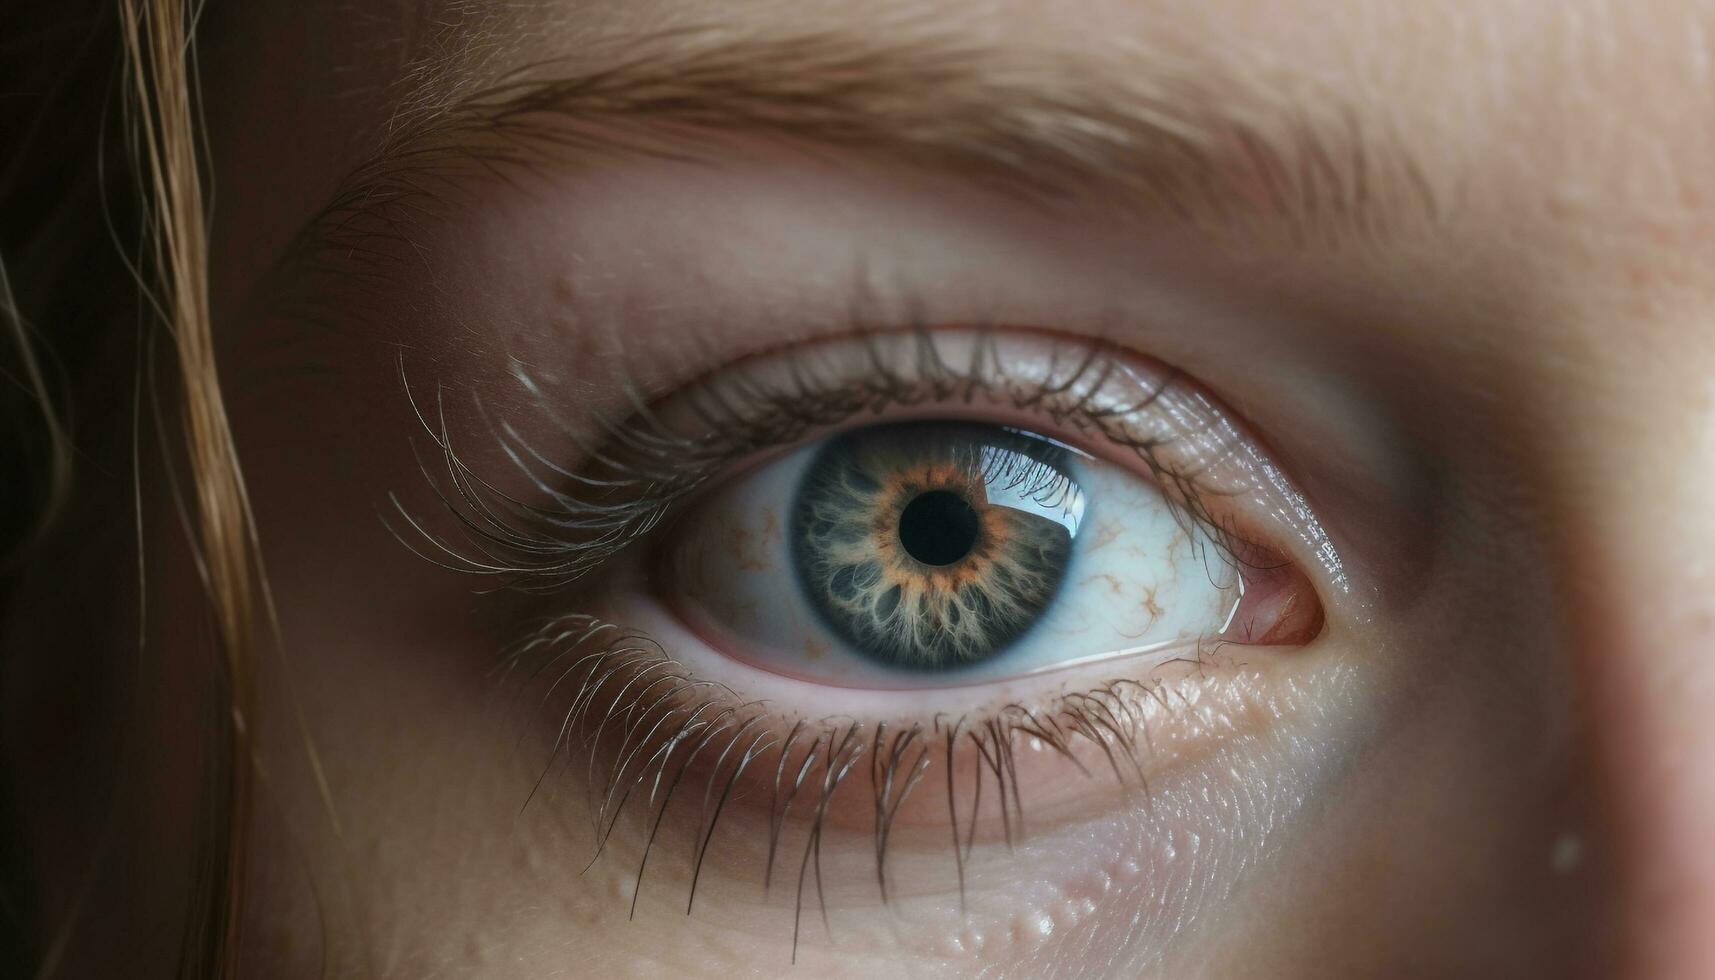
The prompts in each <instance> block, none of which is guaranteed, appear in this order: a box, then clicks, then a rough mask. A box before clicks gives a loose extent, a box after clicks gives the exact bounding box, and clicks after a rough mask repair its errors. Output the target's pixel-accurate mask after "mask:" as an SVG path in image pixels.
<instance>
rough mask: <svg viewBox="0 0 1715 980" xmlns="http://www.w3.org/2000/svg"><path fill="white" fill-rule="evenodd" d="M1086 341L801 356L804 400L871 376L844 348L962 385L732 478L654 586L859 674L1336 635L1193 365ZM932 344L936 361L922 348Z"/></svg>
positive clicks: (945, 341) (733, 651)
mask: <svg viewBox="0 0 1715 980" xmlns="http://www.w3.org/2000/svg"><path fill="white" fill-rule="evenodd" d="M1080 346H1081V345H1078V344H1074V343H1068V342H1067V341H1064V340H1059V339H1055V340H1044V339H1041V338H1036V339H1025V338H1019V337H1008V338H997V337H995V336H993V335H988V334H983V335H975V334H970V333H965V334H962V335H960V334H953V335H951V336H949V335H945V334H943V335H937V336H930V337H926V338H913V341H912V343H911V344H910V346H906V345H904V344H902V343H901V342H900V341H899V340H898V338H889V339H871V340H870V341H869V342H868V343H866V344H862V345H853V344H849V343H848V344H847V345H845V349H844V350H840V349H839V346H838V345H835V349H834V350H832V351H829V350H827V349H823V350H821V351H817V352H812V353H809V354H805V353H803V352H800V353H797V354H794V355H787V356H788V357H795V358H799V359H802V358H805V357H806V356H808V357H810V358H812V359H814V360H817V361H819V362H821V363H822V367H821V370H819V371H818V372H817V377H818V379H819V380H818V382H817V384H818V385H819V386H820V387H816V388H807V389H806V390H805V391H803V392H802V393H799V392H794V396H795V397H797V398H804V399H813V398H819V397H823V396H824V395H826V394H827V392H828V390H829V388H838V387H839V386H842V385H844V386H848V390H849V386H850V385H852V384H853V383H854V382H855V383H856V384H858V385H859V386H860V387H863V386H864V385H865V383H866V381H865V378H864V377H863V376H862V375H861V374H860V375H859V376H858V377H855V378H854V377H849V376H846V375H849V374H850V373H851V370H852V369H851V368H850V367H849V366H848V367H846V369H845V370H844V371H842V370H841V368H840V366H839V365H840V363H841V362H842V361H844V362H845V363H846V364H847V365H850V364H851V362H852V356H853V355H854V354H855V353H857V352H858V350H861V352H862V354H863V355H864V358H865V360H864V361H859V362H857V363H858V367H857V370H858V371H860V372H861V371H873V370H874V369H875V366H876V364H878V363H879V364H881V365H882V366H883V369H884V371H885V374H886V376H887V377H888V378H890V379H892V380H893V381H894V382H895V383H898V382H900V381H901V380H902V379H911V378H915V377H917V376H919V375H921V374H924V373H929V374H933V375H937V376H939V377H940V378H941V379H942V384H943V385H950V386H951V389H952V390H951V391H950V392H949V394H950V395H951V397H948V395H941V396H939V397H937V396H936V395H935V394H934V393H932V392H924V391H916V392H913V391H909V390H906V391H895V392H893V393H892V394H890V395H885V396H884V395H880V394H879V393H878V394H877V396H876V400H875V401H874V402H872V403H871V404H870V405H868V406H866V408H865V409H862V410H860V411H859V413H858V417H856V418H854V419H847V420H843V421H840V422H834V423H832V424H830V425H829V426H827V427H828V428H831V429H833V431H831V432H826V433H823V434H821V435H819V436H817V437H815V438H812V439H808V440H800V441H799V442H798V443H797V444H795V445H794V446H793V447H791V449H790V451H788V452H785V453H783V454H774V456H773V458H770V459H768V460H766V461H765V462H762V463H753V464H751V465H750V466H749V467H746V468H745V470H746V471H745V472H743V473H742V475H740V476H738V477H737V478H734V479H730V480H726V482H724V483H723V484H721V485H719V486H716V487H712V488H710V490H709V491H706V492H705V493H704V496H705V497H706V501H705V502H704V503H702V504H701V505H693V507H692V509H690V511H689V512H688V513H687V514H686V515H685V516H684V517H683V518H682V519H681V520H679V521H678V522H677V525H676V526H675V527H674V528H673V529H672V531H671V532H670V533H669V534H668V535H667V536H666V540H665V541H664V542H663V543H662V544H661V545H660V546H659V547H658V549H657V552H658V558H657V560H656V563H655V564H656V569H655V572H654V574H653V575H652V576H651V582H652V584H653V586H654V589H653V591H654V592H655V593H657V594H658V595H659V597H660V600H661V601H662V602H663V603H664V605H665V606H666V607H667V608H668V609H669V610H670V611H671V613H672V614H673V615H674V616H675V617H676V618H677V619H678V620H679V621H680V622H682V623H684V624H685V625H686V626H687V627H688V628H689V629H690V630H691V632H693V633H694V634H696V636H697V637H698V638H699V639H701V640H702V641H703V642H704V643H706V645H707V646H708V648H710V649H713V650H717V651H719V652H721V653H723V654H724V655H726V656H729V657H732V658H734V659H737V660H739V661H741V662H744V663H747V664H749V665H751V666H755V667H759V668H762V669H763V670H767V671H771V672H774V673H778V674H782V675H786V676H788V677H797V678H800V679H802V680H806V681H813V682H817V683H824V684H833V685H836V686H840V687H848V688H872V687H874V688H903V689H914V688H924V687H937V686H949V685H969V684H974V683H977V682H980V681H985V680H995V679H1000V678H1007V677H1014V676H1020V675H1028V674H1039V673H1045V672H1049V671H1053V670H1056V669H1059V668H1064V667H1070V666H1078V665H1088V664H1094V663H1098V662H1101V661H1104V660H1118V659H1122V658H1125V659H1128V661H1129V666H1130V667H1131V669H1133V670H1136V669H1139V668H1140V667H1147V666H1150V665H1152V664H1158V663H1160V662H1163V661H1166V660H1171V659H1176V658H1183V657H1186V656H1188V655H1190V656H1196V655H1198V653H1199V651H1200V649H1201V648H1202V647H1203V645H1204V644H1206V643H1209V642H1228V643H1244V644H1257V643H1266V644H1277V645H1294V644H1302V643H1304V642H1307V641H1308V640H1309V639H1311V638H1313V637H1314V635H1315V633H1316V631H1317V630H1318V629H1319V628H1320V626H1321V615H1320V604H1319V602H1318V600H1317V598H1316V596H1315V594H1314V591H1313V590H1312V589H1311V587H1310V583H1309V581H1308V579H1306V578H1305V577H1304V576H1303V575H1302V574H1301V573H1298V572H1297V571H1296V569H1295V568H1294V567H1293V566H1292V565H1291V564H1290V563H1289V562H1286V561H1283V560H1282V559H1281V558H1280V557H1279V556H1278V554H1277V553H1275V552H1273V551H1272V550H1271V549H1268V548H1266V547H1264V546H1262V545H1259V544H1256V543H1254V542H1251V541H1249V540H1247V539H1246V538H1245V537H1244V534H1245V532H1244V531H1241V530H1239V525H1237V524H1236V523H1235V522H1236V521H1238V520H1241V519H1243V516H1244V515H1242V514H1235V513H1233V512H1232V511H1233V503H1232V501H1230V500H1222V499H1221V498H1222V497H1223V494H1222V492H1221V491H1220V490H1219V489H1217V486H1216V481H1217V480H1219V479H1221V478H1222V477H1220V476H1218V475H1217V471H1218V470H1219V469H1220V468H1221V467H1222V466H1230V465H1232V463H1233V460H1232V459H1231V458H1230V457H1231V451H1232V448H1233V447H1231V446H1229V445H1224V444H1222V445H1211V444H1208V443H1207V441H1205V442H1202V443H1199V441H1198V440H1200V439H1203V440H1206V439H1207V437H1208V435H1209V433H1208V432H1207V427H1208V426H1211V425H1214V424H1217V422H1218V420H1217V419H1216V418H1214V417H1211V413H1209V412H1207V411H1204V410H1202V409H1201V408H1199V407H1198V406H1197V404H1196V402H1195V396H1194V395H1193V393H1192V392H1191V391H1189V390H1188V389H1187V388H1186V381H1185V379H1182V378H1178V377H1175V376H1174V375H1173V374H1171V373H1170V372H1166V371H1164V370H1161V369H1159V368H1156V367H1154V366H1151V365H1148V364H1147V363H1146V362H1142V361H1139V360H1137V359H1131V358H1127V357H1126V356H1125V355H1123V354H1122V353H1120V352H1117V351H1113V350H1106V349H1103V348H1101V347H1099V346H1088V345H1082V347H1083V349H1080ZM854 347H855V348H858V350H854V349H853V348H854ZM902 347H904V350H903V351H902V350H901V348H902ZM924 356H927V357H928V358H930V364H929V367H930V370H929V371H927V372H925V371H924V370H923V367H922V365H912V364H910V363H908V359H910V358H921V357H924ZM829 362H832V363H831V365H830V363H829ZM953 365H957V367H954V366H953ZM773 367H774V369H775V370H776V371H779V370H781V369H782V367H783V366H782V365H773ZM768 371H769V366H763V367H762V368H760V369H758V368H752V369H751V370H749V371H746V372H744V377H745V379H746V380H745V382H744V383H743V384H742V385H741V386H740V387H739V388H738V390H739V391H749V392H755V391H757V390H758V376H759V375H766V374H767V373H768ZM711 384H712V385H714V386H717V387H720V386H732V385H733V384H734V382H733V381H732V380H730V379H720V378H717V379H714V380H713V381H712V382H711ZM761 384H762V389H761V390H769V389H768V388H767V383H766V382H761ZM905 387H907V388H909V387H911V382H910V381H907V382H906V384H905ZM818 392H821V394H817V393H818ZM688 397H691V398H698V397H700V398H703V399H705V400H706V399H707V398H709V397H710V396H709V395H708V394H707V393H702V394H698V393H695V392H693V393H691V394H690V395H689V396H688ZM727 401H728V402H729V403H730V402H731V401H732V399H731V398H729V399H727ZM890 403H891V404H890ZM776 410H778V407H776ZM734 422H735V424H742V422H741V421H740V420H734ZM1222 456H1226V457H1229V458H1227V459H1221V458H1220V457H1222ZM1215 507H1218V508H1220V509H1221V511H1222V516H1220V517H1217V516H1216V514H1215V511H1214V510H1212V509H1211V508H1215ZM1252 533H1254V532H1252ZM644 588H645V589H647V588H649V586H647V585H646V586H644Z"/></svg>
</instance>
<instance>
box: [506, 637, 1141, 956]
mask: <svg viewBox="0 0 1715 980" xmlns="http://www.w3.org/2000/svg"><path fill="white" fill-rule="evenodd" d="M504 673H505V676H506V677H507V678H509V681H508V683H510V684H512V685H514V686H515V692H514V694H515V696H516V697H520V698H522V697H525V696H528V695H531V694H535V693H537V692H539V695H538V696H537V698H536V700H538V702H539V704H538V708H539V709H540V713H539V714H538V713H537V712H536V711H532V712H529V714H528V715H527V717H534V718H536V719H539V720H541V719H545V720H546V722H547V723H548V724H549V726H550V730H551V731H552V732H553V733H554V735H553V739H552V743H551V749H550V752H549V760H548V763H547V764H546V765H545V766H544V768H543V769H542V772H541V773H540V776H539V778H538V780H537V784H536V789H535V790H532V792H531V796H530V800H527V801H526V806H528V805H529V802H530V801H531V800H534V798H535V796H536V792H537V790H539V789H540V788H541V786H542V785H543V784H544V783H545V782H546V781H547V780H548V779H549V778H550V777H551V776H552V775H553V773H554V771H555V769H556V767H558V766H561V765H565V766H572V765H575V764H576V763H577V761H578V758H579V756H580V755H581V756H582V759H583V768H584V774H583V780H582V781H583V784H584V787H585V791H586V793H587V794H588V804H589V818H590V821H591V828H592V831H593V833H594V840H595V845H594V854H592V856H591V859H590V865H589V866H591V867H593V866H594V865H595V863H596V862H597V861H599V860H600V859H601V857H602V855H603V852H604V851H605V850H606V849H607V845H608V842H609V840H610V838H611V837H612V835H613V834H614V833H615V832H616V829H617V828H618V827H619V824H620V821H621V819H622V818H623V817H625V816H626V814H627V813H628V812H629V811H628V810H627V807H628V806H629V807H631V808H632V809H637V808H638V807H641V810H642V816H641V817H640V818H639V819H640V822H641V827H642V831H643V834H644V842H643V847H642V856H641V858H640V860H639V863H638V866H637V868H636V872H635V874H636V884H635V888H634V891H633V893H632V898H631V903H632V904H631V913H632V914H633V915H635V913H636V908H637V899H638V895H639V894H640V893H641V891H642V888H643V884H644V879H645V877H646V873H647V871H648V867H649V859H650V856H651V853H652V851H653V849H654V847H655V844H656V842H657V839H658V836H659V834H660V831H661V828H662V825H663V822H664V821H665V820H666V819H667V816H668V811H669V809H671V808H673V804H674V802H675V801H676V800H687V799H689V800H696V801H697V802H695V803H689V804H685V805H682V806H680V807H679V808H677V809H676V810H675V813H676V817H675V818H674V819H676V820H680V821H685V820H688V819H689V818H690V817H691V816H693V815H694V816H695V821H694V822H692V823H689V824H682V825H681V826H689V827H690V828H692V830H693V831H694V832H693V834H692V837H691V840H692V843H693V847H694V850H695V853H694V854H693V855H692V872H691V879H690V883H689V887H688V894H687V895H686V904H685V911H686V913H687V914H689V912H690V911H691V910H692V908H693V907H694V905H695V901H696V889H697V882H698V880H699V878H700V876H701V873H702V868H703V865H704V861H705V858H706V857H707V855H708V851H709V848H710V846H711V844H712V842H713V840H714V836H715V832H716V830H717V829H718V827H719V825H720V819H721V816H722V814H723V812H724V811H725V808H726V806H727V804H728V803H729V802H730V800H731V799H732V796H733V792H734V788H735V787H736V786H737V785H738V784H739V783H740V782H741V780H742V779H743V778H744V777H745V775H746V774H747V773H761V774H763V777H764V780H765V782H766V783H767V785H768V788H769V799H768V816H769V820H768V833H769V839H768V847H767V859H766V864H765V867H764V868H763V888H764V890H765V891H766V890H767V889H769V888H771V887H772V886H773V883H774V879H775V875H776V870H777V865H784V866H785V868H786V873H787V874H788V875H790V874H791V873H792V872H791V864H792V859H791V856H787V855H784V854H783V853H782V852H781V847H780V845H781V841H782V839H783V835H784V832H785V831H786V830H787V829H788V828H789V827H790V826H791V824H792V822H793V821H798V822H799V823H800V827H799V828H798V829H800V830H802V831H803V839H804V847H803V850H802V852H800V853H798V854H797V855H795V856H796V864H797V871H796V878H795V881H794V883H793V887H794V889H795V900H794V915H793V956H794V958H795V957H796V951H797V946H798V940H799V935H800V931H801V928H802V916H803V912H804V907H805V902H806V897H807V894H808V890H809V889H810V888H812V887H813V888H814V890H815V899H816V903H817V908H818V910H819V911H820V914H821V916H822V918H823V920H824V924H826V920H827V908H826V903H825V898H824V891H823V882H822V871H821V859H820V847H821V840H822V833H823V828H824V825H825V822H826V820H827V817H828V813H829V810H830V808H831V807H832V806H833V798H834V795H835V794H836V793H837V792H839V791H840V790H841V789H842V788H844V787H846V786H848V785H849V781H850V780H851V779H852V778H853V776H854V774H859V773H862V772H864V771H867V772H868V774H869V787H868V790H869V792H868V795H869V797H870V800H871V804H872V809H873V813H874V832H873V839H874V846H875V873H876V884H877V887H878V889H879V891H880V894H881V897H882V900H883V901H884V902H885V901H887V898H888V885H887V849H888V841H889V836H890V834H891V831H892V826H893V821H894V819H895V817H897V815H898V813H899V811H900V809H901V807H902V806H903V805H904V803H905V801H906V799H907V798H908V797H910V795H911V794H912V793H913V792H914V791H915V790H916V789H917V788H918V787H919V786H920V785H921V784H922V783H923V782H924V781H925V780H926V779H928V778H930V777H931V775H932V770H933V769H934V768H935V767H936V766H937V765H939V766H941V767H942V768H943V769H944V771H945V774H946V790H947V805H948V813H947V827H948V831H949V834H948V837H949V844H950V850H951V864H952V865H953V868H954V870H955V873H956V874H957V876H958V882H959V895H960V904H961V907H962V906H963V905H964V901H965V876H966V869H967V864H968V862H969V860H970V856H971V851H972V846H973V844H974V842H975V839H976V836H977V826H978V822H979V819H980V818H981V816H982V813H983V806H984V803H985V799H987V800H988V801H989V805H990V806H991V807H998V810H997V816H998V819H999V821H1000V824H1001V828H1002V835H1003V838H1004V840H1005V843H1006V845H1007V847H1008V848H1010V847H1011V846H1012V845H1013V843H1014V842H1015V840H1016V839H1017V837H1018V835H1019V834H1021V833H1022V831H1023V826H1024V794H1023V793H1022V792H1021V789H1020V782H1019V779H1018V775H1017V768H1016V763H1015V755H1014V750H1015V745H1016V744H1017V743H1019V741H1020V740H1021V739H1035V740H1037V742H1039V743H1040V744H1041V745H1042V746H1043V747H1044V748H1046V749H1049V750H1051V751H1053V752H1055V753H1056V754H1058V755H1059V756H1061V757H1063V758H1064V759H1065V760H1066V761H1067V762H1068V763H1070V764H1071V765H1073V766H1075V767H1076V768H1077V769H1078V770H1079V771H1081V772H1082V773H1083V774H1084V775H1085V776H1087V777H1094V776H1095V775H1096V773H1095V772H1092V771H1091V769H1090V768H1088V767H1086V766H1085V765H1084V763H1083V762H1082V761H1081V760H1080V759H1079V757H1078V753H1077V748H1078V746H1079V745H1081V744H1083V743H1086V742H1087V743H1089V744H1091V745H1093V746H1095V747H1096V748H1097V749H1099V751H1100V753H1101V755H1102V757H1103V758H1104V759H1105V760H1106V763H1107V765H1106V769H1107V771H1108V772H1109V773H1110V774H1111V775H1112V777H1113V778H1114V779H1115V780H1116V781H1117V783H1118V785H1119V786H1120V787H1121V788H1122V789H1123V790H1124V791H1125V792H1126V793H1127V794H1128V795H1130V794H1132V793H1141V796H1142V799H1143V801H1144V804H1145V805H1147V801H1148V793H1149V785H1148V780H1147V778H1146V776H1145V768H1146V767H1145V764H1144V758H1143V755H1144V753H1145V752H1146V751H1147V747H1148V746H1149V744H1150V742H1149V731H1148V724H1149V720H1150V718H1151V717H1152V716H1154V715H1156V714H1158V713H1159V712H1164V711H1169V710H1173V708H1172V706H1171V705H1170V702H1169V697H1170V696H1171V692H1172V690H1173V689H1172V688H1171V687H1168V686H1165V685H1162V684H1159V683H1151V682H1147V681H1139V680H1119V681H1114V682H1111V683H1108V684H1104V685H1102V686H1100V687H1098V688H1096V689H1095V690H1093V691H1089V692H1084V693H1073V694H1063V695H1060V696H1059V697H1057V698H1056V699H1054V700H1053V701H1052V702H1051V703H1050V704H1049V705H1048V706H1047V707H1046V708H1045V709H1032V708H1028V707H1025V706H1023V705H1019V704H1010V705H1007V706H1005V707H1003V708H1001V709H999V710H998V711H995V712H993V713H992V714H990V715H987V716H985V717H981V718H976V719H972V718H970V717H959V718H954V719H947V718H937V719H935V720H933V721H931V722H929V723H927V724H925V723H921V722H913V723H903V724H898V725H888V724H887V723H885V722H878V723H874V724H869V723H865V722H862V721H853V720H847V719H816V720H809V719H799V720H796V721H791V720H788V719H784V718H780V717H777V716H774V715H771V714H770V713H769V711H768V710H767V709H766V708H765V707H764V706H763V705H762V704H761V703H759V702H746V701H744V700H742V699H740V698H739V697H737V696H736V695H735V694H733V692H731V691H729V690H727V689H725V688H723V687H720V686H718V685H713V684H709V683H707V682H700V681H698V680H696V679H695V678H694V677H693V676H692V675H691V674H690V673H689V672H688V671H686V670H685V669H684V668H683V667H682V666H681V665H680V664H679V663H678V662H677V661H676V660H674V659H673V658H672V657H671V656H670V655H669V654H668V653H667V652H666V651H665V650H663V649H662V648H661V647H660V646H659V645H658V644H657V643H656V642H655V641H654V640H652V639H650V638H649V637H647V636H645V635H643V634H641V633H638V632H636V631H633V630H627V629H625V628H623V627H621V626H619V625H617V624H614V623H610V622H606V621H603V620H601V619H598V618H596V617H593V616H587V615H568V616H562V617H558V618H555V619H553V620H550V621H549V622H547V623H546V624H544V625H543V626H541V627H540V628H539V629H538V630H537V631H536V632H535V633H534V634H532V635H531V636H530V637H529V638H527V639H526V640H524V641H523V642H521V643H519V644H517V645H516V646H515V647H514V648H513V649H512V650H511V651H509V652H508V654H507V656H506V658H505V661H504ZM960 753H971V754H973V755H974V758H975V759H976V761H977V764H976V765H975V766H973V767H972V768H973V770H974V772H975V774H976V775H975V779H974V781H973V783H972V784H971V785H969V786H966V787H959V786H957V785H956V776H957V772H958V770H959V768H960V767H959V766H958V764H957V763H958V761H959V759H960ZM866 758H867V760H868V765H867V766H865V765H863V762H864V761H865V760H866ZM603 760H608V761H607V762H606V764H605V766H604V764H603ZM769 774H772V776H771V778H769ZM860 778H861V777H860ZM687 779H689V780H690V782H689V783H687V782H686V781H687ZM699 780H700V786H699V785H698V781H699ZM985 783H987V784H990V786H991V788H990V791H989V792H987V793H985V791H984V784H985ZM687 789H689V792H688V793H687V792H685V790H687ZM961 789H965V790H966V791H968V798H969V800H970V803H969V808H968V811H967V810H966V809H965V808H964V807H963V806H962V805H961V803H960V796H961V793H960V790H961Z"/></svg>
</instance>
